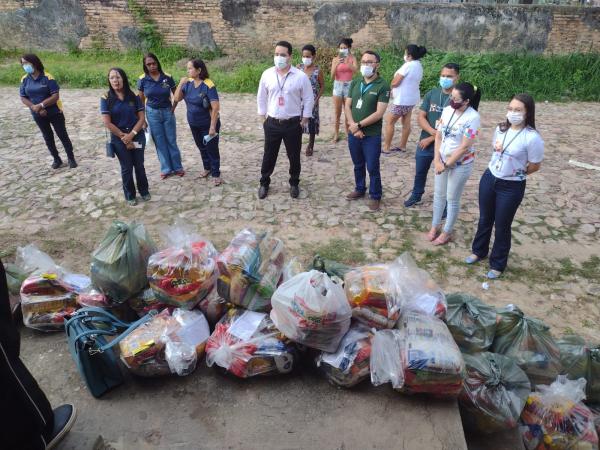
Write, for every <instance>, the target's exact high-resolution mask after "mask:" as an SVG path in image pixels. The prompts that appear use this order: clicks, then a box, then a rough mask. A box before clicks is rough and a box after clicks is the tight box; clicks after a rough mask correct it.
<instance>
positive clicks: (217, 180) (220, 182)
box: [213, 177, 223, 186]
mask: <svg viewBox="0 0 600 450" xmlns="http://www.w3.org/2000/svg"><path fill="white" fill-rule="evenodd" d="M213 183H215V186H221V185H222V184H223V180H221V178H219V177H217V178H214V179H213Z"/></svg>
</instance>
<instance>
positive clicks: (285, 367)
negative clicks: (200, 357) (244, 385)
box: [206, 308, 298, 378]
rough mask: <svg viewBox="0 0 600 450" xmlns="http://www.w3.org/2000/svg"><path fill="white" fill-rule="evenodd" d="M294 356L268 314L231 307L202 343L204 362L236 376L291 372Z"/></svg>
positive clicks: (292, 347) (294, 361) (289, 344)
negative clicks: (203, 345) (204, 345)
mask: <svg viewBox="0 0 600 450" xmlns="http://www.w3.org/2000/svg"><path fill="white" fill-rule="evenodd" d="M297 359H298V356H297V352H296V348H295V346H294V344H293V343H292V342H291V341H290V340H289V339H288V338H286V337H285V336H284V335H283V334H281V332H280V331H279V330H278V329H277V328H276V327H275V325H274V324H273V321H272V320H271V319H270V317H269V315H268V314H265V313H260V312H256V311H248V310H244V309H240V308H232V309H230V310H229V311H227V313H226V314H225V315H224V316H223V317H222V318H221V320H220V321H219V323H217V325H216V327H215V330H214V331H213V333H212V335H211V336H210V338H209V339H208V342H207V343H206V363H207V364H208V366H209V367H212V366H213V365H214V364H216V365H217V366H219V367H221V368H223V369H225V370H227V371H228V372H229V373H231V374H233V375H235V376H237V377H239V378H249V377H254V376H257V375H277V374H285V373H289V372H291V371H292V369H293V367H294V364H295V363H296V361H297Z"/></svg>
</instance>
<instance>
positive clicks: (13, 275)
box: [4, 263, 29, 296]
mask: <svg viewBox="0 0 600 450" xmlns="http://www.w3.org/2000/svg"><path fill="white" fill-rule="evenodd" d="M4 270H5V271H6V282H7V283H8V293H9V294H11V295H16V296H18V295H19V293H20V292H21V285H22V284H23V281H25V278H27V277H28V276H29V274H28V273H27V272H26V271H25V270H24V269H22V268H21V267H19V266H17V265H16V264H11V263H8V264H5V265H4Z"/></svg>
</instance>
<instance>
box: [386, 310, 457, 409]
mask: <svg viewBox="0 0 600 450" xmlns="http://www.w3.org/2000/svg"><path fill="white" fill-rule="evenodd" d="M397 327H398V330H399V331H400V333H401V337H402V342H403V345H402V353H401V360H402V367H403V369H404V386H403V388H402V390H403V391H404V392H407V393H428V394H433V395H437V396H440V397H445V396H451V397H455V396H457V395H458V393H459V392H460V390H461V389H462V382H463V378H464V374H465V363H464V360H463V357H462V354H461V352H460V350H459V348H458V346H457V345H456V342H454V339H453V338H452V335H451V334H450V331H449V330H448V327H446V324H445V323H444V322H442V321H441V320H439V319H437V318H435V317H432V316H428V315H425V314H420V313H414V312H411V313H409V312H403V313H402V317H401V318H400V320H399V321H398V325H397Z"/></svg>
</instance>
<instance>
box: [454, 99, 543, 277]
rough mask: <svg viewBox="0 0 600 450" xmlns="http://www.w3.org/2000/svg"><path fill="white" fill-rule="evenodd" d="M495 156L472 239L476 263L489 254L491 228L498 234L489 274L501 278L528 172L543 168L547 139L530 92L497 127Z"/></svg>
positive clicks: (515, 102)
mask: <svg viewBox="0 0 600 450" xmlns="http://www.w3.org/2000/svg"><path fill="white" fill-rule="evenodd" d="M492 149H493V153H492V159H491V161H490V163H489V165H488V168H487V170H486V171H485V172H484V173H483V176H482V177H481V181H480V182H479V224H478V226H477V234H475V238H474V239H473V245H472V251H473V254H472V255H470V256H468V257H467V259H465V262H466V263H467V264H473V263H475V262H477V261H479V260H480V259H483V258H485V257H486V256H487V255H488V251H489V248H490V239H491V237H492V228H493V227H494V226H495V228H496V233H495V238H494V246H493V247H492V252H491V253H490V271H489V272H488V274H487V277H488V278H490V279H495V278H498V277H499V276H500V275H501V274H502V272H504V269H506V264H507V262H508V253H509V252H510V244H511V226H512V221H513V219H514V217H515V214H516V212H517V209H518V208H519V205H520V204H521V201H522V200H523V196H524V195H525V184H526V179H527V176H528V175H531V174H532V173H534V172H537V171H538V170H540V166H541V163H542V160H543V159H544V141H543V140H542V137H541V136H540V134H539V133H538V132H537V131H536V129H535V102H534V101H533V98H532V97H531V96H530V95H529V94H518V95H515V96H514V97H513V98H512V100H511V101H510V103H509V104H508V112H507V114H506V121H504V122H502V123H501V124H500V125H498V126H497V127H496V132H495V133H494V139H493V141H492Z"/></svg>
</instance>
